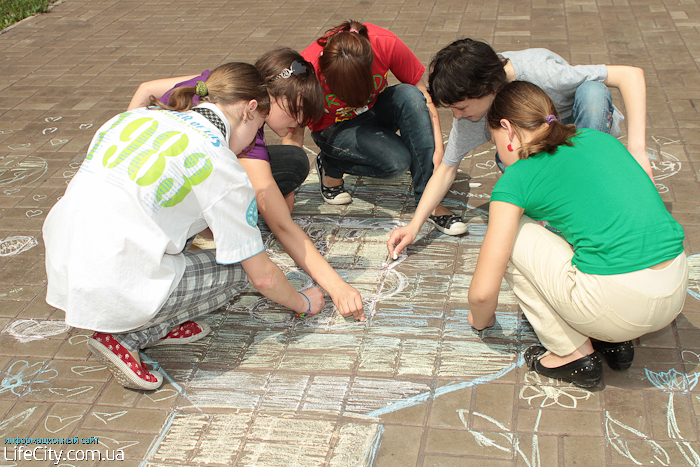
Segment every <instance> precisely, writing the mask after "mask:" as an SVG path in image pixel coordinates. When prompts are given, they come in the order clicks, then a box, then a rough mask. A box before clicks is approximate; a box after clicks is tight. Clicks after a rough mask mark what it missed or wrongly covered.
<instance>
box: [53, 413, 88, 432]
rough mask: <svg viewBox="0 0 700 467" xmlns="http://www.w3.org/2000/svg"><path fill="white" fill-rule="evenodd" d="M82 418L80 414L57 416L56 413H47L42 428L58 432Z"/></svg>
mask: <svg viewBox="0 0 700 467" xmlns="http://www.w3.org/2000/svg"><path fill="white" fill-rule="evenodd" d="M81 418H83V416H82V415H73V416H72V417H59V416H58V415H49V416H48V417H46V420H45V421H44V428H46V431H49V432H51V433H58V432H59V431H61V430H63V429H65V428H67V427H68V426H70V425H72V424H73V423H75V422H77V421H78V420H80V419H81Z"/></svg>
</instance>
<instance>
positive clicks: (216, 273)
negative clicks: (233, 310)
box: [112, 250, 248, 352]
mask: <svg viewBox="0 0 700 467" xmlns="http://www.w3.org/2000/svg"><path fill="white" fill-rule="evenodd" d="M183 254H184V255H185V273H184V275H183V276H182V279H181V280H180V282H179V283H178V285H177V287H176V288H175V290H173V292H172V293H171V294H170V297H168V299H167V300H166V301H165V303H164V304H163V306H162V307H161V308H160V310H158V312H157V313H156V314H155V316H153V319H151V321H149V322H148V323H146V324H144V325H143V326H141V327H139V328H138V329H135V330H133V331H130V332H127V333H122V334H112V336H113V337H114V339H115V340H116V341H117V342H119V343H120V344H121V345H123V346H124V347H126V348H127V349H128V350H130V351H132V352H137V351H139V350H140V349H143V348H144V347H146V346H148V345H149V344H152V343H154V342H156V341H158V340H159V339H162V338H163V337H165V336H166V335H167V334H168V333H169V332H170V330H171V329H172V328H173V327H175V326H177V325H179V324H182V323H184V322H185V321H191V320H193V319H195V318H197V317H198V316H202V315H205V314H207V313H210V312H212V311H214V310H217V309H219V308H221V307H222V306H224V305H225V304H226V303H228V302H229V301H230V300H232V299H233V298H234V297H235V296H236V295H238V293H239V292H240V291H241V290H243V289H244V288H245V287H246V286H247V285H248V276H246V273H245V271H244V270H243V267H242V266H241V265H240V264H231V265H222V264H217V262H216V251H215V250H196V251H189V250H185V251H184V252H183Z"/></svg>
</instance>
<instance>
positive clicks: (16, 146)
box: [8, 143, 32, 151]
mask: <svg viewBox="0 0 700 467" xmlns="http://www.w3.org/2000/svg"><path fill="white" fill-rule="evenodd" d="M31 145H32V143H21V144H11V145H9V146H8V148H10V149H12V150H14V151H19V150H20V149H27V148H28V147H29V146H31Z"/></svg>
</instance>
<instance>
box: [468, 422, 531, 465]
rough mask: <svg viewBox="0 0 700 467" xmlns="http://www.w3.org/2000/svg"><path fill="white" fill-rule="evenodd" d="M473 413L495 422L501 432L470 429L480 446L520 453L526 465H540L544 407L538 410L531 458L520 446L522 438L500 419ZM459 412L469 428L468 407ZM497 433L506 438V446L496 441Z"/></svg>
mask: <svg viewBox="0 0 700 467" xmlns="http://www.w3.org/2000/svg"><path fill="white" fill-rule="evenodd" d="M472 413H473V415H474V416H475V417H480V418H482V419H484V420H486V421H488V422H491V423H493V424H494V425H495V426H496V427H497V428H498V429H499V432H493V433H488V434H487V433H484V432H480V431H474V430H469V433H470V434H471V435H472V436H474V439H475V440H476V442H477V444H478V445H479V446H484V447H493V448H496V449H498V450H499V451H503V452H509V453H511V455H513V456H516V455H517V454H520V456H521V457H522V458H523V461H524V462H525V465H527V467H540V465H541V459H540V448H539V439H538V437H537V430H538V428H539V426H540V418H541V417H542V409H540V410H539V411H538V412H537V419H536V420H535V428H534V430H533V431H534V432H535V434H533V435H532V453H531V455H530V457H529V458H528V457H527V455H525V453H524V452H523V450H522V448H521V447H520V440H519V439H518V437H517V436H515V435H513V432H512V431H511V430H509V429H508V428H506V427H505V426H504V425H503V424H502V423H500V422H499V421H498V420H496V419H494V418H492V417H489V416H488V415H484V414H481V413H479V412H472ZM457 414H458V415H459V419H460V420H461V421H462V424H464V427H465V428H469V421H468V420H467V418H466V415H467V414H469V411H468V410H466V409H458V410H457ZM496 435H497V436H500V437H501V438H502V439H503V440H505V444H506V445H505V446H504V445H502V444H499V443H497V442H496V439H495V436H496ZM490 436H491V437H490Z"/></svg>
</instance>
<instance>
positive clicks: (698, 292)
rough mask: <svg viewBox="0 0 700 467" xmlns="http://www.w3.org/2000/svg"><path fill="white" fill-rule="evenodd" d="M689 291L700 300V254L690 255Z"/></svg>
mask: <svg viewBox="0 0 700 467" xmlns="http://www.w3.org/2000/svg"><path fill="white" fill-rule="evenodd" d="M688 293H689V294H690V295H691V296H692V297H693V298H695V299H696V300H700V254H696V255H690V256H688Z"/></svg>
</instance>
